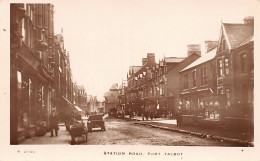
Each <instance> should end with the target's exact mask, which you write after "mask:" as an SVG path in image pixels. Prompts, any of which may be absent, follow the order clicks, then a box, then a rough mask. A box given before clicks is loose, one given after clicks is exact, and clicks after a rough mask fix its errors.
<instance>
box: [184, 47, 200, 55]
mask: <svg viewBox="0 0 260 161" xmlns="http://www.w3.org/2000/svg"><path fill="white" fill-rule="evenodd" d="M187 47H188V57H189V56H191V55H192V54H198V55H199V56H201V50H200V44H190V45H187Z"/></svg>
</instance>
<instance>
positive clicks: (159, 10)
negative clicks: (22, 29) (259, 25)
mask: <svg viewBox="0 0 260 161" xmlns="http://www.w3.org/2000/svg"><path fill="white" fill-rule="evenodd" d="M209 2H210V3H209ZM256 3H259V1H253V0H252V1H250V0H235V1H234V0H229V1H222V0H218V1H205V0H204V1H202V0H181V1H180V0H109V1H107V0H84V1H83V0H78V1H77V3H76V2H75V1H53V4H54V9H55V14H54V24H55V25H54V28H55V33H56V34H59V33H61V28H63V35H64V41H65V48H66V50H67V51H69V53H70V61H71V69H72V75H73V80H74V81H75V82H77V84H80V85H83V86H84V87H85V89H86V92H87V94H88V95H96V96H98V98H102V97H103V96H104V93H105V92H107V91H108V90H109V88H110V87H111V86H112V84H113V83H119V84H120V83H121V82H122V80H126V75H127V72H128V70H129V66H132V65H141V63H142V58H143V57H146V54H147V53H155V56H156V57H155V58H156V61H157V62H158V60H159V59H162V58H163V57H164V56H165V57H186V56H187V45H188V44H194V43H196V44H201V45H202V51H203V50H204V42H205V41H206V40H218V37H219V32H220V26H221V21H222V22H229V23H243V18H244V17H246V16H256V13H257V12H258V11H257V8H256V7H254V6H255V4H256Z"/></svg>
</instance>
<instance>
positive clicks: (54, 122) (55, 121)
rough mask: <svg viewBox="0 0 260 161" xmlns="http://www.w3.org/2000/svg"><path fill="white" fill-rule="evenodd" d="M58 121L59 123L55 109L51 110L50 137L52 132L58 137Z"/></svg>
mask: <svg viewBox="0 0 260 161" xmlns="http://www.w3.org/2000/svg"><path fill="white" fill-rule="evenodd" d="M58 121H59V120H58V114H57V112H56V109H55V108H53V109H52V113H51V116H50V130H51V137H53V130H54V131H55V135H56V136H58V130H59V126H58Z"/></svg>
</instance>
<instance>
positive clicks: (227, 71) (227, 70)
mask: <svg viewBox="0 0 260 161" xmlns="http://www.w3.org/2000/svg"><path fill="white" fill-rule="evenodd" d="M224 66H225V75H228V74H229V62H228V58H225V59H224Z"/></svg>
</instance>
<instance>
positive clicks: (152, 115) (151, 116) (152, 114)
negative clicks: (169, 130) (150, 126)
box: [150, 110, 154, 120]
mask: <svg viewBox="0 0 260 161" xmlns="http://www.w3.org/2000/svg"><path fill="white" fill-rule="evenodd" d="M153 118H154V112H153V110H151V111H150V119H151V120H153Z"/></svg>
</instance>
